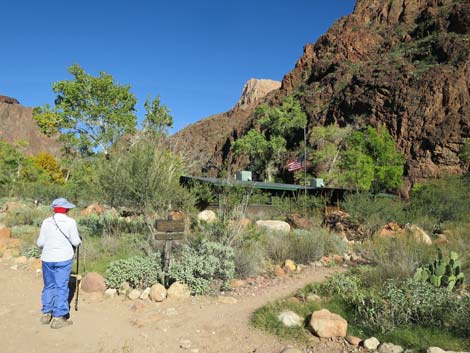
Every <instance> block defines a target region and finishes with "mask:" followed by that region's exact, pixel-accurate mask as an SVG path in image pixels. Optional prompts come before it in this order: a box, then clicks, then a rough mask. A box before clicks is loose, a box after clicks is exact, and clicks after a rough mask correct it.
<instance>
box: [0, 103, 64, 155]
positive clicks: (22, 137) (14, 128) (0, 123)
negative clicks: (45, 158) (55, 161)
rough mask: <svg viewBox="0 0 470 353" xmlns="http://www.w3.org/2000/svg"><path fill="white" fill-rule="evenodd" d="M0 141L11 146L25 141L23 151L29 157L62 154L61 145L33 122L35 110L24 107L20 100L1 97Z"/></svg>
mask: <svg viewBox="0 0 470 353" xmlns="http://www.w3.org/2000/svg"><path fill="white" fill-rule="evenodd" d="M0 141H5V142H8V143H10V144H16V143H18V142H20V141H21V142H23V141H24V142H26V143H27V144H26V146H25V147H24V149H23V150H24V152H25V153H26V154H28V155H35V154H38V153H40V152H49V153H51V154H53V155H54V156H58V155H59V154H60V146H59V144H58V143H57V142H56V141H55V139H53V138H49V137H47V136H46V135H44V134H42V133H41V131H40V130H39V128H38V126H37V125H36V122H35V121H34V120H33V108H28V107H23V106H22V105H20V104H19V102H18V100H16V99H15V98H11V97H7V96H0Z"/></svg>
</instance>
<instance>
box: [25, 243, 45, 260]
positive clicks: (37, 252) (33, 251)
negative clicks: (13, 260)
mask: <svg viewBox="0 0 470 353" xmlns="http://www.w3.org/2000/svg"><path fill="white" fill-rule="evenodd" d="M22 253H23V255H24V256H26V257H27V258H28V259H29V258H31V257H33V258H36V259H39V258H40V257H41V249H39V248H38V247H37V246H36V245H29V246H27V247H26V248H24V249H23V251H22Z"/></svg>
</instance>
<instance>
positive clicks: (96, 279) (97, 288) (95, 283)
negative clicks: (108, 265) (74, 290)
mask: <svg viewBox="0 0 470 353" xmlns="http://www.w3.org/2000/svg"><path fill="white" fill-rule="evenodd" d="M81 289H82V290H83V291H84V292H87V293H92V292H100V293H103V292H104V291H105V290H106V282H105V280H104V277H103V276H102V275H100V274H99V273H97V272H88V273H87V274H86V275H85V276H84V277H83V279H82V281H81Z"/></svg>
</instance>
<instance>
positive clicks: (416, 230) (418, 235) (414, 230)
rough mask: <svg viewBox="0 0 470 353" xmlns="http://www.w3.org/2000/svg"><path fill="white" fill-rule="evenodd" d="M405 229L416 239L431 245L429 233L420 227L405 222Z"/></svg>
mask: <svg viewBox="0 0 470 353" xmlns="http://www.w3.org/2000/svg"><path fill="white" fill-rule="evenodd" d="M405 230H406V231H408V232H410V233H411V234H412V235H413V236H414V237H415V239H416V240H417V241H419V242H421V243H423V244H426V245H432V240H431V238H430V237H429V235H428V234H427V233H426V232H425V231H424V230H422V229H421V228H420V227H418V226H417V225H415V224H406V225H405Z"/></svg>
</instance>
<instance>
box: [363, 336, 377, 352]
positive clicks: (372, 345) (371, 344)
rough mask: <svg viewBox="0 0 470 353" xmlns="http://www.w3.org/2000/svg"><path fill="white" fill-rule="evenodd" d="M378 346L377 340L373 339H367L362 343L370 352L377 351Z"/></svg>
mask: <svg viewBox="0 0 470 353" xmlns="http://www.w3.org/2000/svg"><path fill="white" fill-rule="evenodd" d="M379 344H380V342H379V340H378V339H377V338H375V337H371V338H368V339H366V340H364V341H363V342H362V345H363V346H364V348H367V349H369V350H371V351H373V350H375V349H377V347H378V346H379Z"/></svg>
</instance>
